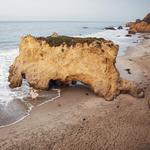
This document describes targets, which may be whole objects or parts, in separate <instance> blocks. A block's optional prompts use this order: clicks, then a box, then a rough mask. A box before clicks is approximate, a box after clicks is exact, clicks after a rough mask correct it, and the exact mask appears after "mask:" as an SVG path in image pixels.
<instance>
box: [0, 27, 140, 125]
mask: <svg viewBox="0 0 150 150" xmlns="http://www.w3.org/2000/svg"><path fill="white" fill-rule="evenodd" d="M109 32H110V33H111V34H110V37H109V35H107V33H109ZM101 34H102V35H103V36H104V35H107V40H111V38H112V40H113V39H116V41H118V42H119V38H121V41H120V42H121V43H120V45H121V48H119V53H118V57H120V56H122V55H123V54H124V53H125V50H124V49H126V48H127V45H129V44H132V45H135V44H134V41H135V40H137V37H138V36H137V35H136V36H134V35H133V37H125V35H126V34H127V31H126V28H124V29H122V30H119V29H117V27H116V30H114V31H111V30H102V31H101V32H98V33H96V34H90V35H85V36H84V37H86V36H96V37H97V36H98V37H101V36H102V35H101ZM117 35H118V36H117ZM129 40H131V41H130V42H129ZM128 42H129V43H128ZM6 53H8V52H7V51H6ZM14 53H15V54H17V52H16V51H14ZM5 55H6V54H5ZM3 76H4V75H3ZM5 84H8V83H5ZM24 88H25V89H26V87H23V88H22V89H24ZM27 88H28V87H27ZM8 90H9V89H8ZM10 90H11V89H10ZM18 91H20V92H22V93H24V92H23V91H22V90H21V88H19V89H18V90H16V92H18ZM50 92H51V91H50ZM14 94H15V93H14ZM12 95H13V93H12ZM23 95H24V94H23ZM23 95H22V96H23ZM24 96H25V95H24ZM25 97H27V95H26V96H25ZM40 97H41V96H40ZM43 98H44V97H42V99H43ZM56 98H57V95H56ZM25 99H27V103H29V105H31V106H32V103H30V98H25ZM39 99H40V98H39ZM39 99H38V101H37V102H34V103H35V105H38V103H39V102H40V103H41V104H43V103H47V102H48V101H52V99H50V100H49V98H48V100H45V101H43V100H39ZM22 101H23V102H24V100H22ZM12 105H13V104H10V106H9V107H10V108H8V109H11V107H12ZM18 108H19V106H17V105H16V109H18ZM0 109H2V110H1V111H0V112H1V113H6V114H7V112H8V113H9V110H6V112H5V111H4V112H3V108H2V107H1V108H0ZM20 111H21V110H20ZM29 111H30V108H29ZM16 113H17V112H16ZM22 113H24V115H22V114H21V115H20V119H18V118H17V115H16V116H15V115H12V114H8V116H7V115H6V120H9V119H7V118H8V117H9V118H11V120H13V121H11V122H12V123H11V122H9V121H8V122H7V124H8V126H9V125H10V124H15V122H19V120H22V119H23V118H25V116H26V113H27V115H28V110H27V111H24V110H23V111H22ZM29 113H30V112H29ZM9 115H10V116H9ZM15 117H16V118H15ZM0 119H1V118H0ZM16 119H17V120H16ZM1 120H4V122H5V119H4V117H3V116H2V119H1ZM2 123H3V121H1V122H0V125H1V126H0V128H1V127H2V126H4V127H5V125H2ZM3 124H5V123H3ZM6 126H7V125H6Z"/></svg>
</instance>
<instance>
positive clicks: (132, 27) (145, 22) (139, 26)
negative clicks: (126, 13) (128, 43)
mask: <svg viewBox="0 0 150 150" xmlns="http://www.w3.org/2000/svg"><path fill="white" fill-rule="evenodd" d="M126 26H127V27H129V34H135V33H137V32H138V33H150V13H149V14H147V15H146V16H145V17H144V18H143V19H142V20H140V19H137V20H136V21H135V22H129V23H127V25H126Z"/></svg>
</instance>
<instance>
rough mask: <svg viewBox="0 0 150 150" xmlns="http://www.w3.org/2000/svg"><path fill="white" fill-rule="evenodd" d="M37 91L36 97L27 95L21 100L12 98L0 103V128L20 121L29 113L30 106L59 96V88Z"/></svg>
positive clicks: (38, 104)
mask: <svg viewBox="0 0 150 150" xmlns="http://www.w3.org/2000/svg"><path fill="white" fill-rule="evenodd" d="M37 93H38V97H37V98H36V99H32V97H31V96H30V95H29V96H27V97H25V98H23V100H21V99H14V100H12V101H10V102H9V103H7V104H6V105H3V104H0V128H1V127H4V126H8V125H11V124H14V123H16V122H19V121H21V120H22V119H24V118H25V117H26V116H28V115H29V112H30V111H31V109H32V107H35V106H40V105H42V104H44V103H46V102H49V101H53V100H54V99H56V98H58V97H60V90H49V91H37Z"/></svg>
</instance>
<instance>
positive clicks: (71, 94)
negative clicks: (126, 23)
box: [0, 39, 150, 150]
mask: <svg viewBox="0 0 150 150" xmlns="http://www.w3.org/2000/svg"><path fill="white" fill-rule="evenodd" d="M145 53H146V54H147V55H145ZM139 58H140V59H139ZM149 63H150V39H147V40H146V39H144V40H143V41H141V42H140V43H138V44H137V45H136V46H132V47H129V48H128V49H127V50H126V53H125V55H123V56H119V57H117V67H118V69H119V72H120V74H121V76H122V77H124V78H126V79H129V80H133V81H136V82H138V83H139V82H142V83H141V84H140V85H141V87H143V88H144V87H146V88H145V98H143V99H137V98H134V97H132V96H130V95H127V94H126V95H123V94H121V95H119V96H118V97H117V98H116V99H115V100H114V101H111V102H107V101H105V100H104V99H103V98H100V97H96V96H95V95H94V93H93V92H91V91H90V90H89V89H88V88H86V87H83V86H79V85H78V86H76V87H69V88H64V89H62V92H61V93H62V96H61V97H59V98H58V99H57V100H54V101H52V102H48V103H46V104H44V105H42V106H40V107H36V108H33V109H32V111H31V112H30V115H29V116H28V117H26V118H25V119H23V120H22V121H21V122H18V123H16V124H13V125H11V126H8V127H4V128H0V133H1V134H0V141H1V142H0V148H2V149H15V148H16V149H17V148H18V149H19V148H20V149H23V148H24V149H29V148H32V149H36V150H38V149H39V150H40V149H79V148H80V149H97V148H101V149H107V148H109V149H120V148H121V149H133V150H134V149H136V150H137V149H148V148H150V142H149V139H150V132H149V124H150V120H149V117H150V110H149V107H148V104H147V100H148V99H149V92H148V91H149V89H150V75H149V74H150V67H149ZM127 68H128V69H130V70H131V74H128V72H127V71H126V70H125V69H127ZM143 72H145V73H143ZM108 146H109V147H108Z"/></svg>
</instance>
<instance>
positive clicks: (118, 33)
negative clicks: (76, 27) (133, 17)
mask: <svg viewBox="0 0 150 150" xmlns="http://www.w3.org/2000/svg"><path fill="white" fill-rule="evenodd" d="M127 34H128V31H127V28H126V27H124V28H123V29H121V30H119V29H116V30H101V31H100V32H98V33H93V34H88V35H82V36H80V37H97V38H104V39H107V40H111V41H113V42H114V43H116V44H118V45H119V47H120V48H119V55H123V54H124V52H125V50H126V48H127V47H128V46H131V45H132V44H134V43H136V42H137V37H138V34H136V35H132V37H127V36H126V35H127Z"/></svg>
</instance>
